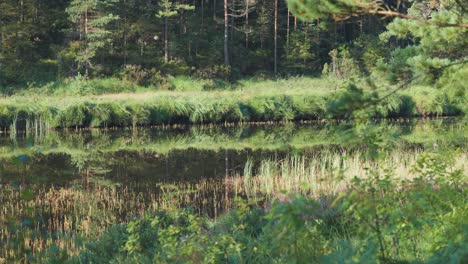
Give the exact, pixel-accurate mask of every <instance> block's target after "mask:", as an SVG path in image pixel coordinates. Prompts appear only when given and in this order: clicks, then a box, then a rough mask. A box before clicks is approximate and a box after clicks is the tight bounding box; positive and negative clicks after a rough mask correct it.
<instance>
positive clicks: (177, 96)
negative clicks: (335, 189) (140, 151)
mask: <svg viewBox="0 0 468 264" xmlns="http://www.w3.org/2000/svg"><path fill="white" fill-rule="evenodd" d="M94 82H97V83H99V82H106V80H95V81H94ZM116 82H117V81H115V80H113V81H111V83H116ZM176 82H177V83H179V84H180V86H181V87H182V86H183V87H187V86H188V85H189V83H190V79H183V78H179V79H177V81H176ZM96 85H97V84H96ZM119 85H120V86H116V87H114V88H113V89H114V90H115V91H121V90H122V89H121V88H119V87H121V86H122V85H124V84H122V83H121V82H120V83H119ZM203 85H205V84H201V83H197V82H195V83H194V85H193V86H194V88H193V89H194V90H189V89H188V88H182V89H181V91H178V90H177V89H176V90H175V91H167V90H159V91H149V90H145V91H140V92H131V93H114V94H103V95H88V96H79V95H73V96H69V95H66V93H65V95H60V94H61V93H60V92H58V93H56V94H54V95H49V96H44V95H43V94H39V93H38V94H30V95H23V96H21V95H16V96H11V97H6V98H2V99H0V128H2V129H10V130H12V131H15V130H18V129H25V128H34V129H43V128H56V127H114V126H119V127H129V126H130V127H136V126H146V125H167V124H208V123H242V122H265V121H273V122H277V121H298V120H316V119H324V118H342V117H344V116H343V113H342V111H341V110H346V109H344V108H346V102H345V101H343V100H350V97H346V96H345V94H346V93H347V91H346V90H342V89H338V90H337V88H336V87H334V86H335V85H336V84H334V83H333V82H331V81H330V80H327V79H317V78H305V77H304V78H291V79H288V80H279V81H272V80H266V81H265V80H263V81H258V80H245V81H240V82H239V83H238V84H237V85H236V86H235V87H234V89H230V90H219V89H218V90H212V91H200V90H199V89H200V86H203ZM88 86H89V85H88V84H86V85H85V86H84V87H85V88H83V89H85V90H86V89H87V88H86V87H88ZM106 87H107V85H106ZM185 89H187V90H185ZM114 90H112V89H111V90H110V91H107V90H106V92H112V91H114ZM133 90H134V91H138V90H139V88H135V89H133ZM133 90H132V91H133ZM59 91H60V89H59ZM91 94H92V93H91ZM346 98H347V99H346ZM351 99H352V100H356V99H358V98H351ZM340 104H344V105H340ZM358 105H359V103H358ZM340 109H341V110H340ZM465 110H466V98H465V97H461V98H458V97H456V98H455V99H454V98H453V96H452V97H451V96H449V94H447V93H445V92H444V91H440V90H435V89H427V90H424V91H422V92H421V88H418V89H416V88H415V90H414V91H413V90H412V89H410V90H408V91H405V92H404V93H399V94H396V95H393V96H391V97H389V98H387V99H386V100H385V101H384V102H383V103H381V104H380V105H379V107H378V108H377V109H376V110H375V111H374V113H373V115H374V116H375V117H408V116H432V115H435V116H445V115H457V114H463V113H464V111H465Z"/></svg>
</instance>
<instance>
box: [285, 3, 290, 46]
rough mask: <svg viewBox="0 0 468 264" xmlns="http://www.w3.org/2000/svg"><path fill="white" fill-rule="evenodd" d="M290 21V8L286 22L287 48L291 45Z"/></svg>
mask: <svg viewBox="0 0 468 264" xmlns="http://www.w3.org/2000/svg"><path fill="white" fill-rule="evenodd" d="M289 20H290V13H289V8H288V21H287V22H286V46H288V45H289Z"/></svg>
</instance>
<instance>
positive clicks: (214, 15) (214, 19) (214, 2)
mask: <svg viewBox="0 0 468 264" xmlns="http://www.w3.org/2000/svg"><path fill="white" fill-rule="evenodd" d="M213 21H216V0H213Z"/></svg>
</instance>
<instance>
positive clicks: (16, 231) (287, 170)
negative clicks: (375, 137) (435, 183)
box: [0, 151, 468, 260]
mask: <svg viewBox="0 0 468 264" xmlns="http://www.w3.org/2000/svg"><path fill="white" fill-rule="evenodd" d="M418 154H419V152H418V151H414V152H410V153H408V152H405V151H395V152H392V153H391V154H390V155H389V156H388V157H387V158H386V159H385V161H384V163H383V164H382V163H376V162H375V161H371V160H368V159H366V158H365V153H363V152H353V153H346V152H341V151H340V152H333V151H328V152H322V153H320V155H315V156H311V157H310V156H309V157H304V156H290V157H287V158H286V159H283V160H272V159H268V160H263V161H261V162H260V163H259V164H260V165H259V167H256V166H255V165H254V164H253V161H252V160H248V161H247V163H246V164H245V169H244V173H245V174H246V175H245V176H244V177H242V176H237V175H230V176H227V177H225V178H224V179H221V180H216V181H213V180H200V181H199V182H196V183H187V182H180V183H178V182H174V183H172V184H171V183H165V184H160V183H157V182H155V183H154V184H148V183H145V184H144V186H142V185H141V184H140V185H138V184H136V183H130V184H129V185H126V186H120V185H118V184H116V183H113V182H112V181H110V180H107V179H104V178H100V177H91V178H84V179H83V180H82V181H79V182H76V183H75V184H74V185H72V186H71V187H62V188H58V187H44V186H42V187H41V186H31V187H29V188H28V187H24V186H21V187H15V186H12V185H6V186H3V187H2V189H1V190H0V200H1V201H2V210H1V211H0V241H6V244H4V245H5V246H2V248H1V249H0V258H6V259H7V260H13V259H18V258H22V257H23V256H24V254H25V252H30V253H32V254H39V253H41V252H43V251H45V250H46V249H47V248H48V247H49V246H50V245H57V246H58V247H59V248H62V249H66V250H67V251H68V253H69V254H75V253H76V252H78V251H79V250H80V249H81V247H82V246H83V245H82V244H81V243H79V241H80V239H82V238H92V237H95V236H96V235H98V234H100V233H102V232H103V231H104V230H105V229H106V228H107V227H108V226H109V225H111V224H113V223H116V222H127V220H128V219H129V217H132V216H143V215H144V214H145V213H146V212H148V211H154V210H161V209H171V208H172V209H173V208H181V207H187V206H189V207H193V208H194V209H195V211H196V212H197V213H199V214H209V215H211V216H214V217H217V216H219V215H220V214H221V213H223V212H225V211H229V210H230V209H232V208H233V206H234V205H235V200H236V199H237V198H238V197H242V198H248V199H249V200H251V201H257V203H258V205H264V206H268V204H270V203H271V202H272V201H273V200H274V199H275V197H277V196H278V195H280V194H281V193H282V192H297V193H302V194H304V195H306V196H313V197H319V196H321V195H325V194H337V193H338V192H342V191H344V190H345V189H347V188H348V186H349V184H350V182H351V179H352V178H353V177H354V176H357V177H360V178H365V177H366V175H368V169H370V170H371V171H374V172H381V173H385V174H388V173H389V171H388V170H387V169H389V170H390V171H391V172H392V174H393V175H395V177H399V178H402V179H410V178H412V177H413V174H412V173H411V172H410V167H411V166H412V165H413V164H414V163H415V160H416V157H417V156H418ZM456 161H457V163H458V167H461V168H462V171H463V172H464V173H465V174H467V173H468V162H467V161H468V156H467V154H466V153H461V154H459V155H458V156H457V157H456ZM384 170H385V172H384ZM23 238H24V240H23ZM31 245H33V248H31V247H32V246H31ZM29 250H31V251H29Z"/></svg>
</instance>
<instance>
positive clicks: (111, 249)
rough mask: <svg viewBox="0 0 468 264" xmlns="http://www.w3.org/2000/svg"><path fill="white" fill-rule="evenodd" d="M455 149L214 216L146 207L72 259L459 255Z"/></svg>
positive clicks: (462, 234) (463, 194) (443, 258)
mask: <svg viewBox="0 0 468 264" xmlns="http://www.w3.org/2000/svg"><path fill="white" fill-rule="evenodd" d="M452 157H453V156H452V155H447V153H424V154H422V155H421V156H420V157H419V158H418V160H417V162H416V164H415V166H414V168H413V173H414V174H415V177H414V178H413V179H411V180H409V179H403V180H402V179H398V178H397V177H395V176H394V175H392V174H391V173H390V172H389V170H383V172H382V173H379V172H377V171H373V170H368V174H369V175H368V177H366V178H363V177H356V178H355V179H354V181H353V183H352V184H351V185H350V186H349V190H348V191H346V192H343V193H341V194H339V195H338V196H336V197H321V198H315V199H314V198H306V197H304V196H300V195H284V194H282V195H280V196H279V198H278V200H276V201H275V202H274V203H273V204H271V208H269V209H267V210H263V209H262V210H260V209H252V208H251V206H250V205H248V204H246V203H244V202H241V201H238V205H237V209H234V210H233V211H231V212H230V213H227V214H226V215H223V216H222V217H221V218H219V219H217V220H215V221H213V220H210V219H208V218H205V217H200V216H197V215H196V214H194V213H192V212H190V210H166V211H159V212H156V213H152V214H147V215H145V217H143V218H139V219H136V220H133V221H131V222H130V223H128V224H126V225H115V226H114V227H112V228H110V229H109V230H108V231H107V232H105V233H104V234H103V235H102V236H100V238H99V239H98V240H96V241H95V242H91V243H88V244H87V246H86V248H85V249H84V250H82V251H81V252H80V254H79V255H77V256H74V257H71V258H69V260H68V261H69V262H72V263H75V262H76V263H78V262H93V263H97V262H99V263H100V262H125V263H142V262H145V263H146V262H158V263H161V262H162V263H169V262H171V263H172V262H182V263H185V262H194V263H219V262H228V263H239V262H247V263H271V262H272V261H273V262H278V263H291V262H292V263H304V262H308V261H314V262H318V263H329V262H330V261H331V262H348V261H350V260H352V261H360V262H366V263H375V262H383V263H387V262H430V263H440V262H447V261H450V262H454V263H459V262H460V261H463V260H464V259H465V258H466V254H467V253H468V252H467V250H468V248H467V247H466V235H467V233H466V232H467V230H468V229H467V225H468V223H467V222H466V219H468V218H467V210H466V209H468V208H467V206H466V205H467V201H468V196H467V191H466V188H463V186H464V185H466V184H467V175H464V174H463V172H462V171H461V170H458V169H456V168H455V167H454V160H453V158H452ZM361 176H364V175H361Z"/></svg>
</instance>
